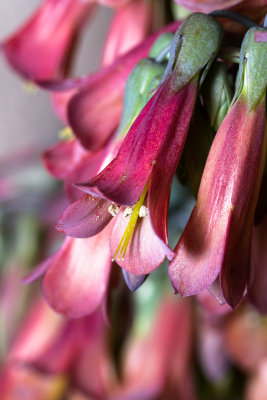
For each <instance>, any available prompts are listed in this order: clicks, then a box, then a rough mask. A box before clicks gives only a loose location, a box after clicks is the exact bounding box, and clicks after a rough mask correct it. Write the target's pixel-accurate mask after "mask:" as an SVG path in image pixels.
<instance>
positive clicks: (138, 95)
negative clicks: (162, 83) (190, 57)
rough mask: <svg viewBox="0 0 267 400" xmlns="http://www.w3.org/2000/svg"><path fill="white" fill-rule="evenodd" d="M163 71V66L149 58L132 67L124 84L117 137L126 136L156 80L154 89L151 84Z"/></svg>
mask: <svg viewBox="0 0 267 400" xmlns="http://www.w3.org/2000/svg"><path fill="white" fill-rule="evenodd" d="M164 69H165V67H164V66H163V65H161V64H159V63H156V62H155V61H154V60H151V59H149V58H144V59H143V60H141V61H140V62H139V63H138V64H137V65H136V66H135V67H134V69H133V70H132V72H131V74H130V75H129V77H128V80H127V83H126V89H125V95H124V104H123V114H122V118H121V122H120V125H119V128H118V132H117V135H118V136H124V135H126V133H127V132H128V130H129V128H130V127H131V125H132V123H133V122H134V120H135V118H136V117H137V115H138V114H139V112H140V111H141V110H142V108H143V107H144V105H145V104H146V102H147V101H148V100H149V98H150V97H151V96H152V93H151V95H150V96H148V95H149V92H150V91H151V90H152V89H154V88H155V86H156V85H157V83H158V80H157V81H155V86H154V87H151V82H152V81H153V79H154V78H155V77H157V76H160V78H161V76H162V75H163V73H164ZM148 97H149V98H148Z"/></svg>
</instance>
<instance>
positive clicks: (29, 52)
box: [2, 0, 93, 80]
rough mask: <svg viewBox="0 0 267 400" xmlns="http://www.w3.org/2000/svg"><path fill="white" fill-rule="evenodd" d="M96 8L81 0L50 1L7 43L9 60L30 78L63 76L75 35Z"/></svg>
mask: <svg viewBox="0 0 267 400" xmlns="http://www.w3.org/2000/svg"><path fill="white" fill-rule="evenodd" d="M92 7H93V5H92V4H90V3H86V2H81V1H79V0H46V1H45V2H44V3H43V5H42V6H41V7H40V8H39V9H38V10H37V12H36V13H35V14H34V15H33V17H32V18H31V19H30V20H29V21H28V22H27V23H26V24H25V25H24V26H23V27H22V28H21V29H20V30H19V31H18V32H17V33H15V34H14V35H13V36H12V37H11V38H9V39H8V40H6V41H5V42H4V43H3V45H2V49H3V51H4V54H5V56H6V58H7V60H8V61H9V63H10V64H11V65H12V67H13V68H14V69H15V70H16V71H18V72H19V73H20V74H21V75H22V76H24V77H25V78H26V79H30V80H43V79H51V78H55V77H58V76H62V72H63V67H64V63H65V62H66V61H67V60H66V58H67V56H68V55H69V52H70V50H71V46H72V43H73V41H74V39H75V36H76V34H77V33H78V31H79V29H81V26H82V25H83V22H84V21H85V20H86V18H87V17H88V16H89V14H90V13H91V11H92Z"/></svg>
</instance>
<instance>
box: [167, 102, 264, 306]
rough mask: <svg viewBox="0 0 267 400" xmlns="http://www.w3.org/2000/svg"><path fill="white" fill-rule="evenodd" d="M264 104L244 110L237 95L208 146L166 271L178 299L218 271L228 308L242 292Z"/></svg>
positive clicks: (198, 288)
mask: <svg viewBox="0 0 267 400" xmlns="http://www.w3.org/2000/svg"><path fill="white" fill-rule="evenodd" d="M264 112H265V111H264V101H263V102H262V103H261V104H260V105H259V106H258V107H257V109H256V111H255V112H249V111H248V110H247V104H246V99H244V96H243V95H241V96H240V98H239V99H238V101H237V102H236V103H235V104H234V106H233V107H232V109H231V110H230V111H229V112H228V114H227V116H226V118H225V119H224V121H223V123H222V125H221V127H220V129H219V131H218V132H217V135H216V137H215V140H214V142H213V144H212V147H211V150H210V153H209V156H208V160H207V163H206V166H205V170H204V173H203V176H202V180H201V184H200V189H199V194H198V199H197V203H196V206H195V207H194V209H193V212H192V214H191V217H190V219H189V222H188V224H187V226H186V228H185V230H184V232H183V234H182V236H181V238H180V240H179V242H178V244H177V246H176V248H175V251H176V253H177V255H176V257H175V258H174V259H173V260H172V262H171V263H170V267H169V274H170V278H171V281H172V284H173V285H174V287H175V288H176V289H177V290H178V291H179V292H180V293H181V294H182V295H183V296H187V295H192V294H196V293H198V292H200V291H201V290H203V289H205V288H207V287H208V286H210V285H211V284H212V282H214V280H215V279H216V277H217V276H218V274H219V272H220V271H221V286H222V290H223V295H224V297H225V299H226V300H227V302H228V304H229V305H231V306H232V307H235V306H236V305H237V304H238V303H239V302H240V300H241V299H242V296H243V294H244V290H245V287H246V284H247V282H248V278H249V273H250V265H251V233H252V224H253V218H254V211H255V206H256V201H257V196H258V192H259V186H260V179H261V174H262V169H263V159H264V157H265V154H264V153H265V147H266V139H265V137H264V119H265V117H264Z"/></svg>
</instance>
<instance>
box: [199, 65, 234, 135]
mask: <svg viewBox="0 0 267 400" xmlns="http://www.w3.org/2000/svg"><path fill="white" fill-rule="evenodd" d="M202 95H203V99H204V103H205V106H206V110H207V113H208V116H209V118H210V124H211V126H212V127H213V128H214V129H215V130H216V131H217V130H218V129H219V126H220V125H221V123H222V121H223V119H224V117H225V115H226V114H227V111H228V109H229V107H230V104H231V86H230V81H229V77H228V74H227V69H226V67H225V65H224V64H223V63H220V62H218V63H214V64H213V66H212V67H211V70H210V72H209V73H208V75H207V78H206V79H205V81H204V84H203V88H202Z"/></svg>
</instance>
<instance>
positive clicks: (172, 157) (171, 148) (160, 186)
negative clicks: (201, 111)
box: [148, 84, 197, 260]
mask: <svg viewBox="0 0 267 400" xmlns="http://www.w3.org/2000/svg"><path fill="white" fill-rule="evenodd" d="M196 89H197V86H196V85H195V84H188V85H187V86H186V87H184V88H183V89H182V90H180V91H179V92H178V93H177V94H175V95H173V103H174V104H175V107H174V114H173V115H172V114H171V115H169V114H168V117H167V118H168V119H169V121H168V122H169V123H170V121H172V122H171V126H172V129H169V130H168V131H167V132H166V136H165V138H164V141H162V144H161V149H160V157H158V160H157V162H156V163H155V165H154V168H153V170H152V173H151V177H150V183H149V191H148V209H149V215H150V219H151V224H152V227H153V229H154V231H155V233H156V234H157V236H158V237H159V239H160V240H161V241H162V245H163V247H164V249H165V252H166V256H167V257H168V259H169V260H171V259H172V258H173V257H174V255H175V253H174V252H173V250H172V249H170V248H169V246H168V228H167V219H168V209H169V197H170V187H171V182H172V180H173V176H174V174H175V171H176V168H177V165H178V163H179V160H180V157H181V154H182V151H183V148H184V144H185V141H186V137H187V132H188V128H189V125H190V121H191V117H192V113H193V109H194V104H195V98H196ZM165 112H166V110H165V109H164V108H163V109H162V118H163V119H164V118H165V115H164V114H165Z"/></svg>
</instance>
